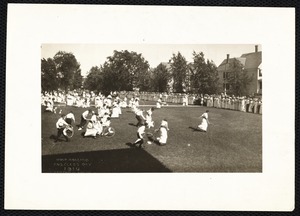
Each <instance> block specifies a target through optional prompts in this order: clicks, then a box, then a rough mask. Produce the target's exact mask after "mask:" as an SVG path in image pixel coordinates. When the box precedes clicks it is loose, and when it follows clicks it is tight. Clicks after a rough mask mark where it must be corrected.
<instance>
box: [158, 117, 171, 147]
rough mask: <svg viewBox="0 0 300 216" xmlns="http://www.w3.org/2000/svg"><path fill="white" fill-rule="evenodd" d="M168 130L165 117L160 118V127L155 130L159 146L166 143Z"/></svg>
mask: <svg viewBox="0 0 300 216" xmlns="http://www.w3.org/2000/svg"><path fill="white" fill-rule="evenodd" d="M168 130H169V125H168V121H167V120H166V119H164V120H162V121H161V124H160V128H159V129H157V130H155V131H156V132H158V131H159V137H157V141H158V143H159V144H160V145H161V146H163V145H166V144H167V140H168Z"/></svg>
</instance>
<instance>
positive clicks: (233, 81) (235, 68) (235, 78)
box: [227, 59, 253, 96]
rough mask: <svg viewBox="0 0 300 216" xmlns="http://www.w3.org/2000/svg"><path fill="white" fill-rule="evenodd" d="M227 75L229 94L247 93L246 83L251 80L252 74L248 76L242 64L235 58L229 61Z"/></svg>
mask: <svg viewBox="0 0 300 216" xmlns="http://www.w3.org/2000/svg"><path fill="white" fill-rule="evenodd" d="M228 71H229V72H228V75H227V82H228V83H229V85H230V88H229V90H228V93H229V94H234V95H240V96H241V95H245V94H246V93H247V88H248V85H249V84H250V83H251V81H252V80H253V76H249V75H248V74H247V71H245V70H244V66H243V64H242V63H241V62H240V61H239V60H237V59H233V61H231V62H229V69H228Z"/></svg>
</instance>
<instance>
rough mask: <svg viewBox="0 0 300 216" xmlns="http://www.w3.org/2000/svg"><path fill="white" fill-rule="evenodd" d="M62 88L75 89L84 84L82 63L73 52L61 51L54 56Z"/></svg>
mask: <svg viewBox="0 0 300 216" xmlns="http://www.w3.org/2000/svg"><path fill="white" fill-rule="evenodd" d="M54 62H55V64H56V70H57V72H58V76H59V81H60V82H59V85H60V87H61V88H63V89H65V90H66V91H67V90H68V89H70V90H73V89H76V88H80V87H81V85H82V76H81V69H80V64H79V63H78V62H77V60H76V58H75V56H74V55H73V54H72V53H67V52H64V51H59V52H58V53H56V54H55V56H54Z"/></svg>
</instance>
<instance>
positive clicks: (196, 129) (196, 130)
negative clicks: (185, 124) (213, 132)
mask: <svg viewBox="0 0 300 216" xmlns="http://www.w3.org/2000/svg"><path fill="white" fill-rule="evenodd" d="M189 129H192V130H193V132H205V131H203V130H200V129H199V128H197V127H192V126H190V127H189Z"/></svg>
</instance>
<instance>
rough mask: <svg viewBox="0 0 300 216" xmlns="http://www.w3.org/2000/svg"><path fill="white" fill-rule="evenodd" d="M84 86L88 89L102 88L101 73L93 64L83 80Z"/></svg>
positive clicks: (97, 89)
mask: <svg viewBox="0 0 300 216" xmlns="http://www.w3.org/2000/svg"><path fill="white" fill-rule="evenodd" d="M83 86H84V88H85V89H88V90H90V91H98V92H101V91H102V88H103V73H102V71H101V68H99V67H98V66H94V67H92V68H91V69H90V71H89V73H88V75H87V77H86V79H85V81H84V85H83Z"/></svg>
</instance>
